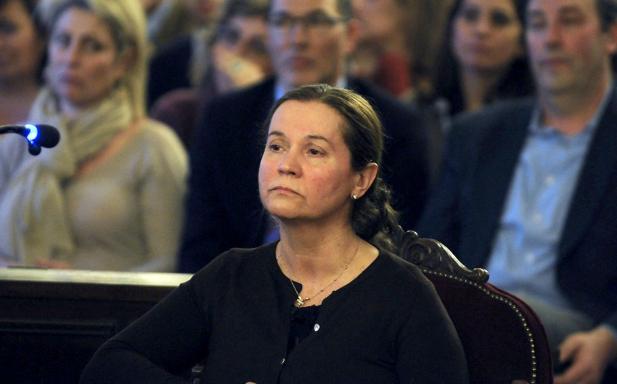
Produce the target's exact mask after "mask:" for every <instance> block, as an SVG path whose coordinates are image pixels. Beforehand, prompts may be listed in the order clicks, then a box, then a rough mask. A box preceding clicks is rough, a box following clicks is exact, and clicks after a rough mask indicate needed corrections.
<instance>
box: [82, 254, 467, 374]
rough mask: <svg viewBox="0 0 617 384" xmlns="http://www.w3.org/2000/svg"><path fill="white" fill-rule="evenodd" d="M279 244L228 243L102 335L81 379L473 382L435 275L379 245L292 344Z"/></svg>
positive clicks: (288, 293) (289, 299) (289, 301)
mask: <svg viewBox="0 0 617 384" xmlns="http://www.w3.org/2000/svg"><path fill="white" fill-rule="evenodd" d="M274 249H275V247H274V245H268V246H263V247H260V248H256V249H252V250H246V249H234V250H231V251H228V252H226V253H224V254H223V255H221V256H219V257H218V258H217V259H215V260H214V261H213V262H212V263H211V264H209V265H208V266H207V267H205V268H204V269H202V270H201V271H200V272H199V273H197V274H196V275H195V276H194V277H193V278H192V279H191V280H190V281H189V282H187V283H185V284H183V285H181V286H180V287H179V288H177V289H176V290H175V291H173V292H172V293H171V294H170V295H169V296H168V297H166V298H165V299H164V300H163V301H162V302H161V303H159V304H158V305H157V306H156V307H155V308H153V309H152V310H151V311H150V312H149V313H147V314H146V315H144V316H143V317H142V318H141V319H139V320H137V321H136V322H135V323H134V324H132V325H131V326H129V327H128V328H127V329H125V330H124V331H123V332H121V333H120V334H118V335H117V336H115V337H114V338H112V339H111V340H110V341H108V342H107V343H105V344H104V345H103V346H102V347H101V349H100V350H99V351H98V352H97V353H96V354H95V356H94V358H93V360H92V361H91V362H90V363H89V364H88V366H87V367H86V369H85V371H84V373H83V375H82V382H83V383H137V382H143V383H146V382H147V383H176V382H177V383H181V382H185V381H183V380H182V379H181V378H178V377H175V376H173V375H174V374H178V373H179V372H183V371H186V370H187V368H189V367H190V366H192V365H194V364H196V363H198V362H199V361H204V365H205V369H204V372H203V381H202V382H203V383H207V384H212V383H225V384H227V383H240V384H244V383H246V382H249V381H252V382H256V383H257V384H268V383H294V384H302V383H312V384H314V383H320V384H327V383H339V384H340V383H354V384H361V383H367V384H368V383H371V384H375V383H380V384H387V383H412V382H413V383H467V368H466V363H465V357H464V355H463V350H462V346H461V343H460V341H459V339H458V336H457V334H456V331H455V330H454V327H453V325H452V323H451V322H450V320H449V318H448V316H447V314H446V312H445V309H444V308H443V306H442V304H441V301H440V300H439V298H438V296H437V294H436V292H435V290H434V288H433V286H432V285H431V283H430V282H429V281H428V280H427V279H426V278H425V277H424V275H423V274H422V273H421V272H420V271H419V270H418V269H417V268H416V267H415V266H413V265H412V264H410V263H407V262H406V261H404V260H402V259H400V258H398V257H396V256H392V255H390V254H388V253H385V252H381V253H380V255H379V257H378V258H377V259H376V260H375V261H374V262H373V263H372V264H371V265H370V266H369V267H368V268H367V269H366V270H365V271H364V272H362V273H361V274H360V275H359V276H358V277H357V278H356V279H355V280H354V281H352V282H351V283H349V284H348V285H346V286H345V287H343V288H341V289H339V290H338V291H335V292H333V293H332V294H331V295H330V296H329V297H328V298H326V299H325V300H324V301H323V303H322V305H321V307H320V311H319V317H318V319H317V323H316V325H315V327H314V332H313V333H312V334H311V335H309V336H308V337H307V338H306V339H304V340H303V341H302V342H301V343H300V344H299V345H298V346H296V347H295V348H294V349H293V350H292V351H291V352H290V354H289V355H287V353H286V351H287V337H288V335H289V327H290V315H291V311H292V309H293V306H292V303H293V301H294V293H293V291H292V288H291V285H290V282H289V280H288V279H287V278H286V277H285V276H284V275H283V274H282V272H281V270H280V269H279V267H278V265H277V263H276V259H275V253H274Z"/></svg>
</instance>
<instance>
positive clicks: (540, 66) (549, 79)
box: [526, 0, 616, 94]
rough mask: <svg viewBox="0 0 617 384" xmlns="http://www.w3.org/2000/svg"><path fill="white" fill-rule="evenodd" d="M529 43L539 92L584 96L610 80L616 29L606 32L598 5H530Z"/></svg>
mask: <svg viewBox="0 0 617 384" xmlns="http://www.w3.org/2000/svg"><path fill="white" fill-rule="evenodd" d="M527 18H528V22H527V31H526V37H527V44H528V47H529V56H530V60H531V64H532V69H533V72H534V75H535V79H536V84H537V87H538V89H539V90H540V92H541V93H551V94H559V93H564V92H566V93H580V92H581V91H584V90H589V89H597V86H598V85H599V84H608V81H609V80H610V76H611V75H610V73H611V69H610V64H609V56H610V55H611V54H612V53H614V52H615V45H616V43H615V40H616V36H615V35H616V33H615V27H614V26H613V27H611V28H609V29H608V30H607V31H602V28H601V24H600V19H599V16H598V13H597V8H596V6H595V2H594V0H532V1H531V2H530V3H529V6H528V8H527Z"/></svg>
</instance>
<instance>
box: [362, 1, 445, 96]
mask: <svg viewBox="0 0 617 384" xmlns="http://www.w3.org/2000/svg"><path fill="white" fill-rule="evenodd" d="M352 3H353V6H354V16H355V17H356V18H357V19H358V20H359V21H360V23H359V24H360V36H359V41H358V45H357V47H356V49H355V50H354V52H353V54H352V59H351V70H350V72H351V73H353V74H354V75H355V76H358V77H362V78H366V79H368V80H370V81H371V82H373V83H375V84H377V85H379V86H380V87H382V88H384V89H385V90H387V91H388V92H390V93H392V94H393V95H394V96H396V97H397V98H399V99H401V100H405V101H410V100H412V99H414V98H415V96H416V93H417V92H418V88H419V89H420V92H422V91H421V89H422V88H425V87H426V84H425V83H426V82H427V81H429V78H428V74H429V71H430V69H431V68H432V66H433V65H434V62H435V55H436V47H437V46H438V42H440V41H441V38H442V36H441V34H440V33H439V31H441V30H442V29H443V28H442V27H441V25H442V24H443V22H444V21H445V13H446V11H447V5H448V3H449V1H446V0H352Z"/></svg>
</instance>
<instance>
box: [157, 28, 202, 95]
mask: <svg viewBox="0 0 617 384" xmlns="http://www.w3.org/2000/svg"><path fill="white" fill-rule="evenodd" d="M192 55H193V42H192V39H191V36H183V37H180V38H178V39H176V40H173V41H172V42H170V43H169V44H166V45H165V46H163V47H161V48H160V49H159V51H158V52H157V53H156V55H154V57H153V58H152V59H151V60H150V63H149V68H148V83H147V84H148V90H147V96H148V97H147V101H148V107H151V106H152V105H153V104H154V103H155V102H156V101H157V100H158V99H159V98H160V97H161V96H163V95H164V94H166V93H167V92H169V91H172V90H174V89H178V88H189V87H191V79H190V67H191V56H192Z"/></svg>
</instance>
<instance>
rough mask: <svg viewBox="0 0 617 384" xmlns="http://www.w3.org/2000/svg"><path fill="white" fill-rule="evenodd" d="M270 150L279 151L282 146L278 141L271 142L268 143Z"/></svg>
mask: <svg viewBox="0 0 617 384" xmlns="http://www.w3.org/2000/svg"><path fill="white" fill-rule="evenodd" d="M268 150H269V151H271V152H278V151H280V150H281V146H280V145H279V144H276V143H270V144H268Z"/></svg>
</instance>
